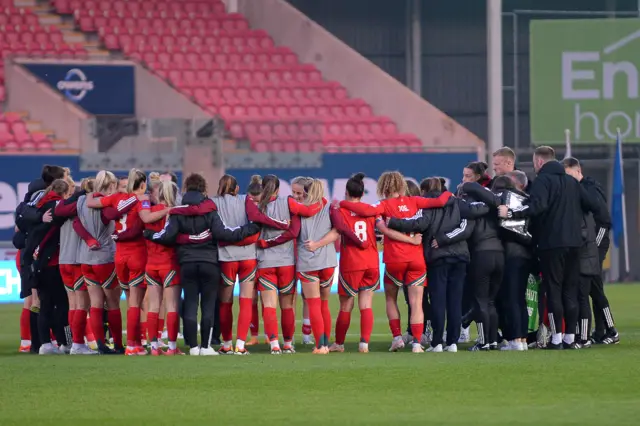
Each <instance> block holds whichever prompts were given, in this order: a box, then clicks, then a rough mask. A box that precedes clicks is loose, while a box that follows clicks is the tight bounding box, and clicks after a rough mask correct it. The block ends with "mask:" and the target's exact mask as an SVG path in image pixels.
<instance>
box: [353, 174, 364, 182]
mask: <svg viewBox="0 0 640 426" xmlns="http://www.w3.org/2000/svg"><path fill="white" fill-rule="evenodd" d="M365 177H366V175H365V174H364V173H362V172H360V173H356V174H355V175H353V176H352V177H351V179H353V180H357V181H360V182H362V181H363V180H364V178H365Z"/></svg>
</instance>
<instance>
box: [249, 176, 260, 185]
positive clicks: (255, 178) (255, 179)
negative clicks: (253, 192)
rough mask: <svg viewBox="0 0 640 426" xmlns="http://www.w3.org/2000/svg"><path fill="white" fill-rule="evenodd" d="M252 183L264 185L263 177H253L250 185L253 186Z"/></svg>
mask: <svg viewBox="0 0 640 426" xmlns="http://www.w3.org/2000/svg"><path fill="white" fill-rule="evenodd" d="M252 183H259V184H261V183H262V176H260V175H253V176H251V180H250V181H249V185H251V184H252Z"/></svg>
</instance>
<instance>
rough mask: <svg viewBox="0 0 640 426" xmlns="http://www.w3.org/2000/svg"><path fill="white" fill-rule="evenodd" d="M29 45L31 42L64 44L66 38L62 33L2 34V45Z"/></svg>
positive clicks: (0, 34)
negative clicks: (20, 43) (18, 43)
mask: <svg viewBox="0 0 640 426" xmlns="http://www.w3.org/2000/svg"><path fill="white" fill-rule="evenodd" d="M3 41H4V42H6V43H17V42H22V43H29V42H37V43H49V42H50V43H56V44H60V43H64V37H63V35H62V33H46V32H44V31H42V32H22V33H18V32H8V31H7V32H3V33H0V43H2V42H3Z"/></svg>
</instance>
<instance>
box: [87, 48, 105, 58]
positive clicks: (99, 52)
mask: <svg viewBox="0 0 640 426" xmlns="http://www.w3.org/2000/svg"><path fill="white" fill-rule="evenodd" d="M87 51H88V52H89V57H90V58H94V59H108V58H110V57H111V53H109V51H108V50H103V49H87Z"/></svg>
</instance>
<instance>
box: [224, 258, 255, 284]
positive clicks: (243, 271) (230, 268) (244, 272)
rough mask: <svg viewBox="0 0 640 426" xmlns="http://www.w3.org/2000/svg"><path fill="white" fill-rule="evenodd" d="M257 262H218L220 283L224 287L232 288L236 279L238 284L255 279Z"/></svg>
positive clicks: (251, 260) (250, 260) (253, 260)
mask: <svg viewBox="0 0 640 426" xmlns="http://www.w3.org/2000/svg"><path fill="white" fill-rule="evenodd" d="M257 270H258V261H257V260H256V259H248V260H239V261H237V262H220V271H221V272H222V282H223V284H224V285H227V286H233V285H234V284H235V283H236V277H238V281H240V284H242V283H244V282H247V281H252V280H255V279H256V271H257Z"/></svg>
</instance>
